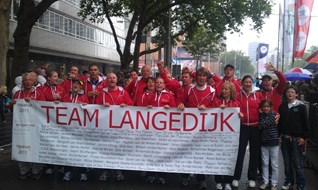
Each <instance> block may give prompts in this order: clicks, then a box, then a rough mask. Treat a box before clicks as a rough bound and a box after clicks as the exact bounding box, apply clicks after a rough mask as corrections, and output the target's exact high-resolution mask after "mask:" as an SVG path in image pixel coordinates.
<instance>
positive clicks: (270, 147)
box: [259, 99, 279, 190]
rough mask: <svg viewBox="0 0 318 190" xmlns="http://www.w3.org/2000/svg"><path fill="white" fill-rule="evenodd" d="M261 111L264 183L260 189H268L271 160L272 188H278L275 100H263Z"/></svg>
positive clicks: (260, 126) (260, 124)
mask: <svg viewBox="0 0 318 190" xmlns="http://www.w3.org/2000/svg"><path fill="white" fill-rule="evenodd" d="M259 107H260V110H261V113H260V115H259V129H260V137H261V141H260V145H261V152H262V171H263V172H262V177H263V184H262V185H261V186H260V187H259V188H260V189H266V188H267V186H268V183H269V172H268V170H269V169H268V164H269V160H271V168H272V177H271V182H272V187H271V190H276V189H277V182H278V154H279V136H278V129H277V126H276V122H275V116H276V113H275V112H273V111H272V109H273V102H272V101H271V100H270V99H265V100H263V101H261V103H260V105H259Z"/></svg>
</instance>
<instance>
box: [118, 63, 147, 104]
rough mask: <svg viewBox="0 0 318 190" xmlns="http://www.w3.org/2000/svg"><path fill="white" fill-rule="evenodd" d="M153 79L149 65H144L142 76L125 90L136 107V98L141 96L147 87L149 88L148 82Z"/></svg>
mask: <svg viewBox="0 0 318 190" xmlns="http://www.w3.org/2000/svg"><path fill="white" fill-rule="evenodd" d="M150 77H151V68H150V66H149V65H144V66H143V67H142V68H141V76H139V77H137V78H135V79H134V80H133V81H132V82H130V83H129V84H128V85H127V86H125V87H124V88H125V90H126V91H127V92H128V93H129V95H130V98H131V100H132V101H133V102H134V105H136V98H137V97H138V96H141V95H142V94H143V92H144V89H145V87H146V86H147V80H148V78H150Z"/></svg>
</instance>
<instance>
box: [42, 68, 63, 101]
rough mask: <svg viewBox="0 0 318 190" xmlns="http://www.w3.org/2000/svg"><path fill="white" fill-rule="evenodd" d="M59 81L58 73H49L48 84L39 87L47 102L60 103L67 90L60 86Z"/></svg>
mask: <svg viewBox="0 0 318 190" xmlns="http://www.w3.org/2000/svg"><path fill="white" fill-rule="evenodd" d="M58 79H59V77H58V73H57V72H56V71H49V72H48V74H47V82H46V83H45V84H44V85H43V86H41V87H39V89H41V90H42V92H43V93H44V96H45V100H46V101H50V102H54V101H60V100H61V99H62V97H63V96H64V92H65V90H64V88H63V87H62V86H61V85H59V84H58Z"/></svg>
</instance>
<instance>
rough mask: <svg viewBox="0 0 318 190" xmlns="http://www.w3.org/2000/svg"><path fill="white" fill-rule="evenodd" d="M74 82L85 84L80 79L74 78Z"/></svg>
mask: <svg viewBox="0 0 318 190" xmlns="http://www.w3.org/2000/svg"><path fill="white" fill-rule="evenodd" d="M72 81H73V82H75V81H77V82H78V83H79V84H80V85H83V84H84V82H83V81H82V80H81V79H80V78H73V79H72Z"/></svg>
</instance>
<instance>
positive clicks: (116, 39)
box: [102, 0, 123, 57]
mask: <svg viewBox="0 0 318 190" xmlns="http://www.w3.org/2000/svg"><path fill="white" fill-rule="evenodd" d="M102 3H103V8H104V10H107V3H106V1H105V0H102ZM105 15H106V18H107V20H108V23H109V25H110V28H111V30H112V32H113V36H114V40H115V43H116V50H117V52H118V54H119V56H120V57H122V55H123V52H122V51H121V49H120V44H119V41H118V37H117V33H116V30H115V27H114V24H113V21H112V20H111V19H110V16H109V13H108V12H107V11H105Z"/></svg>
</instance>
